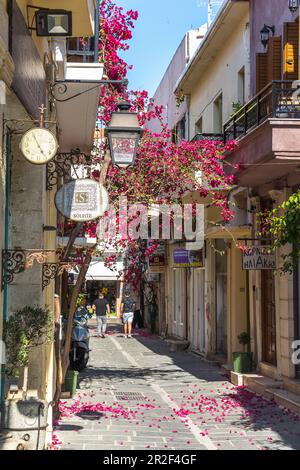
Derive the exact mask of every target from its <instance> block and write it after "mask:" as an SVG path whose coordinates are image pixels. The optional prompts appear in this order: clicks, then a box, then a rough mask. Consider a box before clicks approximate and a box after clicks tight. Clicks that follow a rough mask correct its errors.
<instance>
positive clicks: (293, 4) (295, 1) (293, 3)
mask: <svg viewBox="0 0 300 470" xmlns="http://www.w3.org/2000/svg"><path fill="white" fill-rule="evenodd" d="M298 8H299V0H289V9H290V11H291V13H296V11H297V10H298Z"/></svg>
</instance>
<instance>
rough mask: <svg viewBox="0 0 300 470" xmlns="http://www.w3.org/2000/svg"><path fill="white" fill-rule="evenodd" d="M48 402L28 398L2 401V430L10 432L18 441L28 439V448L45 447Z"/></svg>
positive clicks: (40, 448) (39, 448)
mask: <svg viewBox="0 0 300 470" xmlns="http://www.w3.org/2000/svg"><path fill="white" fill-rule="evenodd" d="M48 406H49V405H48V403H47V402H45V401H43V400H39V399H35V398H28V399H27V400H20V399H15V400H14V399H12V400H5V401H4V402H3V403H2V416H1V430H2V431H3V432H9V433H11V434H12V436H13V438H14V439H16V440H17V441H18V440H20V441H23V440H24V439H25V441H26V448H27V449H28V450H36V449H38V450H42V449H44V447H45V439H46V428H47V417H48Z"/></svg>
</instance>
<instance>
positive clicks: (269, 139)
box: [224, 81, 300, 187]
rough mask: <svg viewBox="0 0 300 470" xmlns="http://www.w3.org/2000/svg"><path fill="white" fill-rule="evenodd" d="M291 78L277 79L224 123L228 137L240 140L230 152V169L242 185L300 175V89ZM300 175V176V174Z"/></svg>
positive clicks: (294, 179)
mask: <svg viewBox="0 0 300 470" xmlns="http://www.w3.org/2000/svg"><path fill="white" fill-rule="evenodd" d="M292 84H293V82H291V81H273V82H272V83H270V84H269V85H268V86H266V87H265V88H264V89H263V90H262V91H261V92H260V93H259V94H258V95H256V96H255V97H254V98H253V99H252V100H251V101H249V103H247V104H246V105H245V106H244V107H243V108H241V109H240V110H239V111H238V112H237V113H236V114H235V115H234V116H232V117H231V118H230V119H229V121H227V122H226V124H225V126H224V140H225V142H226V141H229V140H233V139H234V140H236V141H237V143H238V145H237V148H236V149H235V150H234V151H232V152H229V153H228V156H227V162H228V163H229V164H230V166H228V172H229V173H231V174H234V175H235V176H236V179H237V182H238V184H240V185H242V186H247V187H257V186H259V185H262V184H267V183H273V182H274V181H275V180H279V179H281V178H283V177H284V178H285V180H286V181H287V182H288V184H295V183H296V182H297V181H298V179H299V176H300V173H299V168H300V98H299V97H298V95H299V94H300V93H299V92H300V89H295V88H293V87H292ZM298 175H299V176H298Z"/></svg>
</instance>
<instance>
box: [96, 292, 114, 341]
mask: <svg viewBox="0 0 300 470" xmlns="http://www.w3.org/2000/svg"><path fill="white" fill-rule="evenodd" d="M93 309H94V310H95V311H96V317H97V336H98V337H99V336H102V338H105V332H106V326H107V319H109V318H110V306H109V302H108V300H107V299H106V298H105V297H104V295H103V294H102V293H101V294H99V299H96V300H95V302H94V304H93Z"/></svg>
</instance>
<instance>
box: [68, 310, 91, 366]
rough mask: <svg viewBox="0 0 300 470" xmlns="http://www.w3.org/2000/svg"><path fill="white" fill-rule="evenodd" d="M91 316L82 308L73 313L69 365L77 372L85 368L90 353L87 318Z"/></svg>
mask: <svg viewBox="0 0 300 470" xmlns="http://www.w3.org/2000/svg"><path fill="white" fill-rule="evenodd" d="M90 317H91V316H90V315H89V314H88V313H87V311H86V310H85V312H84V310H83V311H82V312H80V313H77V314H75V316H74V320H73V330H72V343H71V351H70V367H71V369H73V370H77V371H78V372H80V371H82V370H83V369H85V368H86V366H87V363H88V360H89V355H90V347H89V343H90V333H89V330H88V319H89V318H90Z"/></svg>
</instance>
